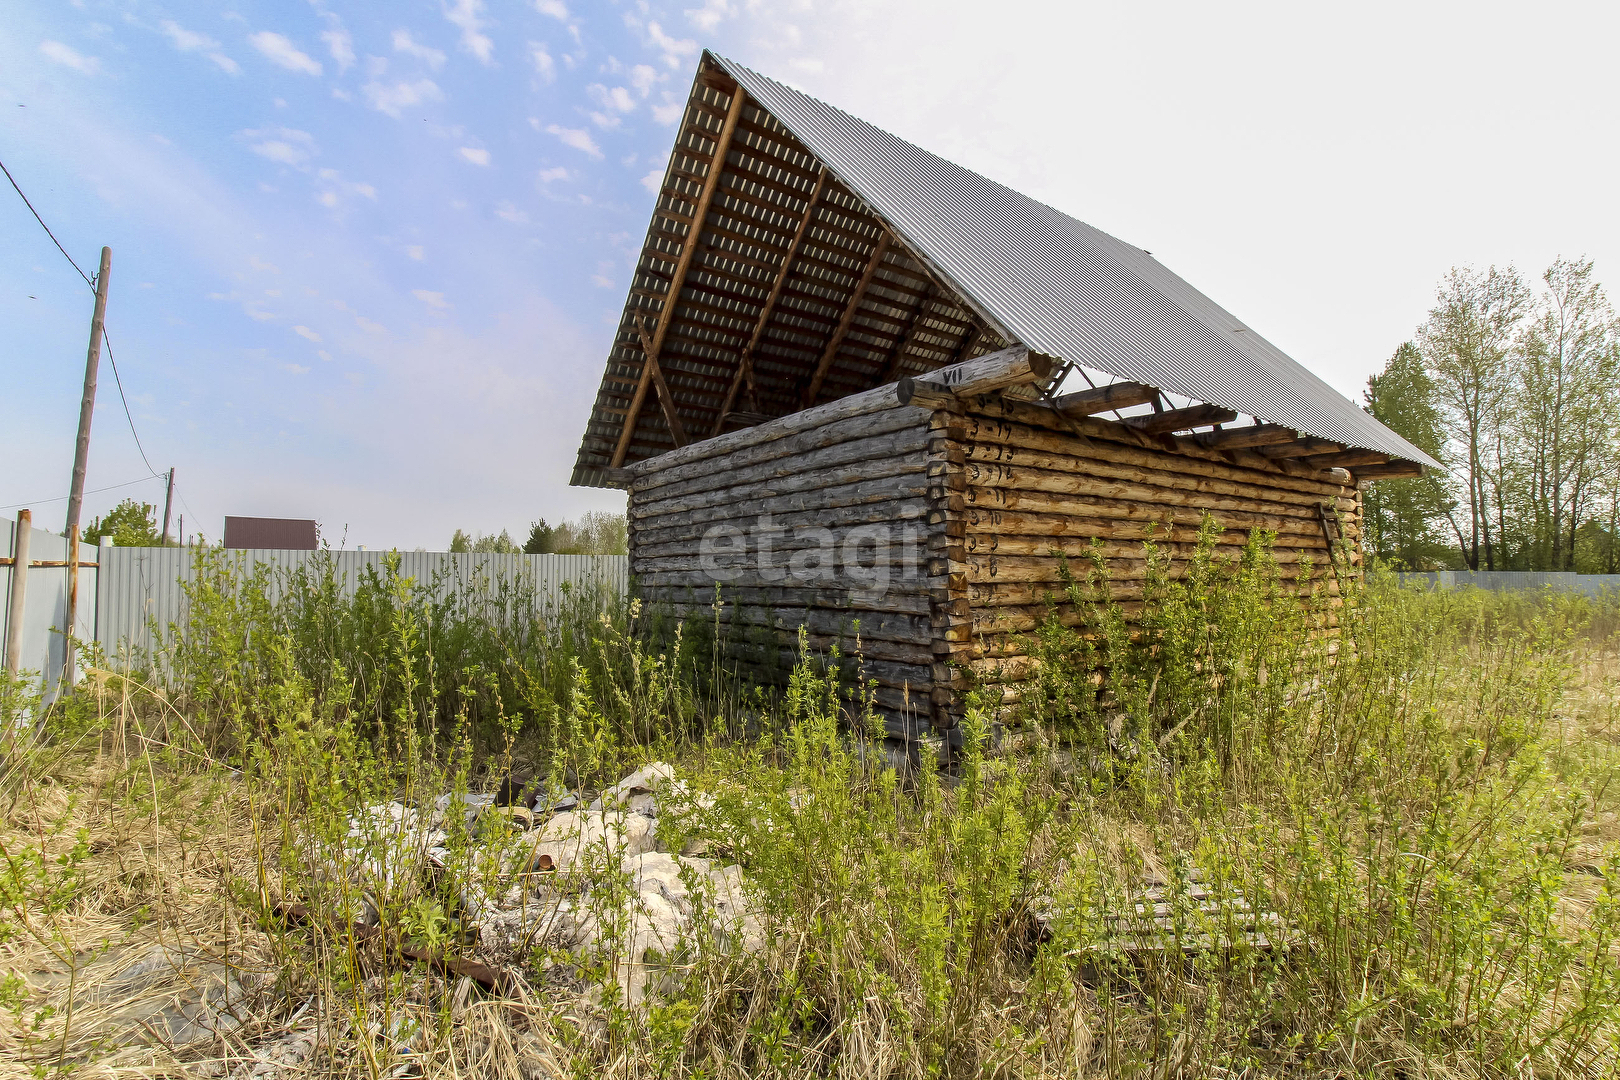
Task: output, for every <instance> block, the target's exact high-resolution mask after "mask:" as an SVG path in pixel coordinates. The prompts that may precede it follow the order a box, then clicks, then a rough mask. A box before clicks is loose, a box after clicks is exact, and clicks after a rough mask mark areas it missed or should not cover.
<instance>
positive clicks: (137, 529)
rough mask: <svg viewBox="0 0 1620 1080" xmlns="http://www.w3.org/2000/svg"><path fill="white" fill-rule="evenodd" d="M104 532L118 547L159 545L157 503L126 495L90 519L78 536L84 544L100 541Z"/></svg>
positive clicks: (160, 545)
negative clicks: (104, 511)
mask: <svg viewBox="0 0 1620 1080" xmlns="http://www.w3.org/2000/svg"><path fill="white" fill-rule="evenodd" d="M103 536H110V537H112V542H113V543H114V544H116V545H118V546H119V547H162V546H163V538H162V537H161V536H159V535H158V529H157V507H155V506H153V505H152V504H151V503H143V502H138V501H136V500H135V499H125V500H124V501H123V502H121V503H119V504H118V505H117V506H115V507H113V508H112V509H111V510H109V511H107V513H106V514H105V515H104V516H102V517H98V518H96V519H95V520H94V521H92V522H90V525H89V527H88V528H86V529H85V530H84V532H82V533H81V534H80V536H79V538H80V540H82V541H83V542H84V543H86V544H99V543H101V538H102V537H103Z"/></svg>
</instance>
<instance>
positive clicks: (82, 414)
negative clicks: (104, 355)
mask: <svg viewBox="0 0 1620 1080" xmlns="http://www.w3.org/2000/svg"><path fill="white" fill-rule="evenodd" d="M111 270H112V248H109V247H104V248H102V249H101V270H100V272H98V273H97V274H96V310H95V314H94V315H92V316H91V317H90V353H89V355H88V356H86V357H85V361H84V398H83V399H82V400H81V401H80V402H79V441H78V444H77V445H76V446H75V447H74V449H73V484H72V486H71V487H70V488H68V512H67V527H66V528H65V529H63V530H62V531H63V532H64V533H71V532H73V529H74V526H76V525H78V524H79V510H80V509H81V507H82V506H83V504H84V471H85V468H86V466H87V465H88V464H89V459H90V417H91V414H93V413H94V412H95V411H96V371H97V369H98V368H100V367H101V333H102V330H103V328H104V327H105V326H106V324H107V274H108V272H109V271H111ZM74 557H75V558H77V553H75V556H74Z"/></svg>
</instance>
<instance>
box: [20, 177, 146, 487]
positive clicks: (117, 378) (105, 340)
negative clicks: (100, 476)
mask: <svg viewBox="0 0 1620 1080" xmlns="http://www.w3.org/2000/svg"><path fill="white" fill-rule="evenodd" d="M0 172H4V173H5V174H6V179H7V180H10V181H11V187H12V190H14V191H16V193H17V195H18V196H19V197H20V198H21V199H22V201H23V205H24V206H26V207H28V212H29V213H30V214H33V215H34V220H35V221H37V222H39V227H40V228H42V229H44V230H45V235H46V236H48V237H50V238H51V243H53V244H55V245H56V250H57V251H60V252H61V253H62V257H63V258H64V259H66V260H67V261H68V265H69V266H71V267H73V269H75V270H78V271H79V276H80V277H82V278H84V283H85V284H86V285H88V286H90V288H91V289H94V288H95V287H96V283H95V281H94V280H93V279H92V278H91V277H90V275H89V274H86V273H85V272H84V271H83V270H79V264H78V263H76V262H74V261H73V256H71V255H69V254H68V252H67V248H65V247H63V246H62V241H60V240H58V239H57V238H56V234H55V233H53V232H51V227H50V226H49V225H47V224H45V219H44V218H42V217H40V216H39V211H38V210H35V209H34V204H33V203H31V202H29V201H28V196H27V195H25V194H24V193H23V189H22V188H21V187H20V186H19V185H18V183H17V178H16V177H14V176H12V175H11V170H10V169H8V168H6V163H5V162H3V161H0ZM101 343H102V344H103V345H105V346H106V347H107V362H108V363H109V364H111V365H112V371H113V383H114V384H115V385H116V386H117V387H118V400H119V401H120V402H122V403H123V406H124V419H125V420H127V421H129V433H130V435H132V436H134V439H135V449H136V450H139V451H140V454H141V461H143V462H144V463H145V464H146V468H147V471H148V472H150V473H151V474H152V475H153V476H162V475H164V474H163V473H160V472H158V471H157V470H156V469H154V468H153V467H152V462H151V461H150V460H149V459H148V458H147V456H146V447H144V446H142V445H141V434H140V432H138V431H136V430H135V417H134V416H133V415H132V414H131V413H130V411H129V398H128V397H127V396H125V394H124V379H123V376H121V375H119V374H118V361H117V360H115V359H113V349H112V338H111V336H109V335H108V333H107V324H106V321H105V320H103V321H102V325H101ZM114 486H127V485H114ZM101 490H103V491H107V490H111V489H109V488H102V489H101ZM86 494H89V493H88V492H87V493H86ZM49 501H51V502H56V501H58V500H56V499H51V500H49ZM17 505H19V506H22V505H24V504H22V503H18V504H17Z"/></svg>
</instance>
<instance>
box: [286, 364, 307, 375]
mask: <svg viewBox="0 0 1620 1080" xmlns="http://www.w3.org/2000/svg"><path fill="white" fill-rule="evenodd" d="M281 370H283V371H285V372H287V373H288V374H289V375H308V374H309V368H307V367H305V366H304V365H303V364H282V365H281Z"/></svg>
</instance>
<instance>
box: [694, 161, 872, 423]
mask: <svg viewBox="0 0 1620 1080" xmlns="http://www.w3.org/2000/svg"><path fill="white" fill-rule="evenodd" d="M829 171H830V170H828V168H827V166H825V165H823V166H822V167H821V171H820V172H819V173H817V174H816V186H815V189H814V190H813V191H811V192H810V201H809V202H807V203H805V205H804V217H802V218H800V219H799V227H798V228H797V229H795V230H794V231H793V241H792V242H791V243H789V244H788V249H787V254H786V255H784V256H782V265H781V267H780V268H779V269H778V270H777V271H776V280H775V281H773V282H771V292H770V295H769V296H767V297H766V298H765V306H764V307H762V308H760V309H759V318H758V319H757V320H756V321H755V323H754V332H753V334H751V335H750V336H749V338H748V344H747V345H744V346H743V350H742V352H741V353H740V354H739V356H738V360H737V371H736V374H734V375H733V376H732V378H731V389H730V390H728V391H726V403H725V404H724V405H722V406H721V407H720V415H719V417H718V418H716V419H715V422H714V430H713V431H711V432H710V433H709V437H710V438H711V439H712V438H713V437H714V436H716V435H718V434H720V429H721V428H723V427H724V426H725V423H726V417H727V416H728V415H730V413H731V410H732V408H733V407H734V406H735V405H736V404H737V391H738V390H740V389H741V388H742V387H743V386H744V385H746V386H747V387H748V404H749V405H750V406H752V407H753V408H755V409H757V408H759V399H758V397H757V396H756V394H755V391H754V349H755V348H756V347H757V346H758V345H759V339H760V338H761V337H762V336H763V335H764V333H765V325H766V324H767V323H769V322H770V321H771V313H772V312H774V311H775V310H776V302H777V300H779V299H781V296H782V286H784V285H786V284H787V279H788V274H789V273H790V272H791V271H792V269H793V260H794V259H797V258H798V257H799V247H800V245H801V244H803V243H804V234H805V233H806V232H808V231H810V219H811V218H813V217H814V216H815V213H816V205H817V204H818V203H820V202H821V193H822V191H824V190H825V189H826V186H827V174H828V172H829ZM884 381H887V380H884Z"/></svg>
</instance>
